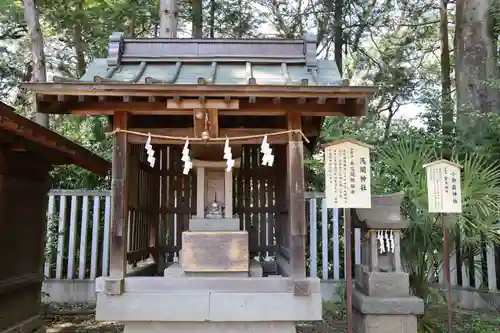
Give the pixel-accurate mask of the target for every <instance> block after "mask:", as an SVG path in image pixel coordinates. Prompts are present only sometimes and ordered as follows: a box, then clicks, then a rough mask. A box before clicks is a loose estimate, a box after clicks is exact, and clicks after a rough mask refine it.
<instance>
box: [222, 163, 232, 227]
mask: <svg viewBox="0 0 500 333" xmlns="http://www.w3.org/2000/svg"><path fill="white" fill-rule="evenodd" d="M224 206H225V210H224V217H225V218H227V219H232V218H233V170H231V171H229V172H227V171H226V172H225V173H224Z"/></svg>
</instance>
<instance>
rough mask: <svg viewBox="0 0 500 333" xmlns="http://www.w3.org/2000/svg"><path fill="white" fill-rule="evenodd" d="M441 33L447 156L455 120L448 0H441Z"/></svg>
mask: <svg viewBox="0 0 500 333" xmlns="http://www.w3.org/2000/svg"><path fill="white" fill-rule="evenodd" d="M439 33H440V39H441V117H442V125H441V131H442V133H443V137H444V143H445V144H444V147H443V148H444V152H445V155H446V156H445V158H449V155H450V154H451V148H452V145H451V138H452V135H453V129H454V128H455V122H454V120H453V107H452V105H451V65H450V45H449V41H448V38H449V35H448V0H441V8H440V24H439Z"/></svg>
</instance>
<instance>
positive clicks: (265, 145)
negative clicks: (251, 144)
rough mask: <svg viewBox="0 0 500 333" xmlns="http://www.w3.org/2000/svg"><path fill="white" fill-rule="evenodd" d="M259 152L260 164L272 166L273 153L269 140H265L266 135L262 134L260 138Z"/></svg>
mask: <svg viewBox="0 0 500 333" xmlns="http://www.w3.org/2000/svg"><path fill="white" fill-rule="evenodd" d="M260 152H261V153H262V154H263V155H262V165H267V166H270V167H272V166H273V163H274V155H273V150H272V149H271V147H270V146H269V142H267V135H265V136H264V139H263V140H262V144H261V145H260Z"/></svg>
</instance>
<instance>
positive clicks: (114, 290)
mask: <svg viewBox="0 0 500 333" xmlns="http://www.w3.org/2000/svg"><path fill="white" fill-rule="evenodd" d="M123 287H124V280H123V279H116V278H110V277H107V278H105V279H104V293H105V294H106V295H121V294H122V293H123Z"/></svg>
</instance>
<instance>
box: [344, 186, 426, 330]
mask: <svg viewBox="0 0 500 333" xmlns="http://www.w3.org/2000/svg"><path fill="white" fill-rule="evenodd" d="M402 200H403V195H402V194H401V193H395V194H389V195H378V196H375V195H374V196H372V208H369V209H355V210H354V214H353V218H354V221H353V225H354V227H357V228H361V234H362V239H361V264H360V265H357V266H356V270H355V281H356V287H355V290H354V291H353V296H352V297H353V299H352V304H353V322H354V331H355V332H356V333H416V332H417V315H419V314H422V313H423V312H424V303H423V301H422V300H421V299H420V298H417V297H414V296H411V295H410V286H409V275H408V273H405V272H403V271H402V268H401V248H400V238H401V230H402V229H404V228H406V227H407V226H408V222H407V221H406V220H404V219H403V218H402V216H401V203H402Z"/></svg>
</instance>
